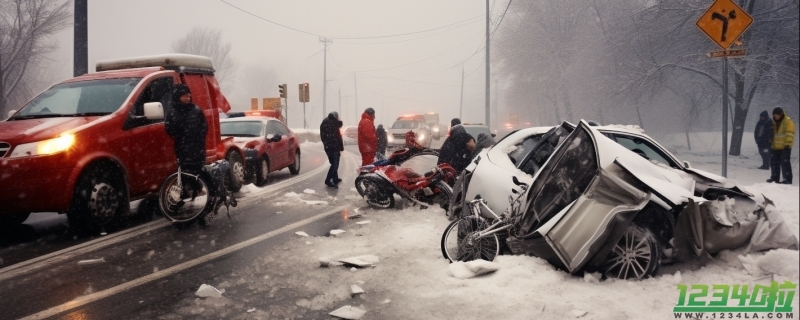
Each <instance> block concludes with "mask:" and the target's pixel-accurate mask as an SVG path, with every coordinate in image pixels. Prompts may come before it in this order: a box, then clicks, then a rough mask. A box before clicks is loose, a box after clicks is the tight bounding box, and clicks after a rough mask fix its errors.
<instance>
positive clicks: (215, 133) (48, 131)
mask: <svg viewBox="0 0 800 320" xmlns="http://www.w3.org/2000/svg"><path fill="white" fill-rule="evenodd" d="M96 69H97V71H98V72H96V73H91V74H85V75H82V76H79V77H75V78H72V79H69V80H66V81H64V82H61V83H59V84H56V85H54V86H52V87H50V88H49V89H47V90H45V91H44V92H42V93H41V94H39V95H38V96H36V97H35V98H33V99H32V100H31V101H30V102H28V103H27V104H26V105H25V106H24V107H22V108H21V109H20V110H18V111H12V114H13V115H11V116H10V118H9V119H7V120H5V121H2V122H0V203H2V205H0V225H12V224H19V223H22V222H23V221H24V220H25V219H26V218H27V217H28V215H29V214H30V213H31V212H39V211H48V212H53V211H55V212H59V213H66V214H67V217H68V218H69V221H70V226H71V227H72V228H74V229H75V230H76V231H78V232H79V233H90V234H91V233H96V232H98V231H99V230H101V229H102V228H103V227H104V226H105V225H107V224H110V223H112V222H114V221H116V220H117V219H119V218H120V217H122V216H123V215H126V214H128V213H129V211H130V210H129V208H130V204H129V203H130V201H131V200H136V199H142V198H145V197H146V196H148V195H150V194H153V193H155V192H156V191H157V190H158V187H159V185H160V184H161V182H162V181H163V180H164V179H165V178H166V177H167V176H169V175H170V174H172V173H174V172H175V171H177V163H176V159H175V152H174V150H173V142H172V138H171V137H169V136H168V135H167V133H166V131H165V130H164V120H163V119H164V117H163V115H164V114H168V113H169V112H170V111H171V106H172V99H171V91H172V87H173V85H174V84H177V83H183V84H186V85H187V86H189V88H190V89H191V91H192V99H193V102H194V103H195V104H196V105H197V106H198V107H199V108H201V109H202V110H203V113H204V114H205V115H206V121H207V122H208V128H209V130H208V135H207V136H206V163H211V162H214V161H216V160H218V159H227V160H228V161H230V162H231V168H232V170H231V174H233V172H234V171H235V169H236V168H239V169H242V168H243V158H244V153H243V152H242V150H241V149H240V148H238V147H237V146H236V145H235V144H234V143H233V141H232V139H221V136H220V130H219V113H220V112H227V111H229V110H230V104H229V103H228V101H227V100H226V99H225V97H224V96H223V95H222V93H221V92H220V88H219V85H218V84H217V80H216V79H215V78H214V69H213V66H212V64H211V60H210V59H208V58H206V57H200V56H192V55H182V54H169V55H160V56H151V57H141V58H131V59H123V60H115V61H105V62H99V63H98V64H97V66H96ZM145 109H147V110H148V112H150V111H152V110H158V112H157V116H155V117H153V116H152V115H151V114H148V115H147V116H146V115H145ZM235 178H238V179H231V180H233V184H234V187H238V188H240V187H241V184H242V179H241V176H237V177H235Z"/></svg>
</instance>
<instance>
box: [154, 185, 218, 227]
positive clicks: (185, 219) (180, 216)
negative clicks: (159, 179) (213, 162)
mask: <svg viewBox="0 0 800 320" xmlns="http://www.w3.org/2000/svg"><path fill="white" fill-rule="evenodd" d="M188 179H194V178H192V177H189V176H186V175H184V176H183V177H182V178H181V180H182V182H183V183H182V184H185V183H186V181H187V180H188ZM177 181H178V173H173V174H172V175H170V176H169V177H167V179H165V180H164V182H163V183H161V187H160V188H159V189H158V206H159V208H160V209H161V213H163V214H164V217H166V218H167V219H168V220H170V221H172V222H173V224H175V225H176V226H177V227H179V228H181V227H185V226H188V225H190V224H192V223H194V221H195V220H196V219H197V218H198V217H202V216H204V215H206V214H208V213H209V212H211V211H212V210H213V209H214V202H215V201H216V197H215V196H214V194H213V190H212V189H211V187H210V184H209V183H208V182H207V181H206V177H204V176H203V175H201V176H200V179H197V183H199V188H198V189H199V190H198V192H197V196H196V197H195V199H194V200H191V198H190V196H191V195H190V194H189V192H186V191H183V190H185V188H181V187H180V186H179V185H178V183H177ZM178 200H181V201H184V204H183V205H182V206H180V207H179V209H175V204H176V202H178Z"/></svg>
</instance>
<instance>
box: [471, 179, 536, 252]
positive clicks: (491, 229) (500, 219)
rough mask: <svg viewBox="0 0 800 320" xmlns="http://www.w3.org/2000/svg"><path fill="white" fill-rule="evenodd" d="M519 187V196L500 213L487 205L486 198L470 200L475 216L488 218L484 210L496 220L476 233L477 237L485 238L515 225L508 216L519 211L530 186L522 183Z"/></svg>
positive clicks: (482, 218)
mask: <svg viewBox="0 0 800 320" xmlns="http://www.w3.org/2000/svg"><path fill="white" fill-rule="evenodd" d="M519 188H520V191H519V192H516V193H517V197H516V198H514V199H512V200H511V201H509V202H510V205H509V206H508V208H506V210H505V211H503V213H501V214H500V215H498V214H496V213H495V212H494V211H493V210H492V209H491V208H489V206H488V205H486V200H484V199H483V198H478V199H474V200H472V201H470V202H469V208H470V211H471V212H472V215H473V216H474V217H475V218H477V219H480V220H486V218H484V217H483V216H482V215H481V213H482V212H484V210H486V211H488V212H489V213H490V214H491V215H492V216H494V218H495V219H494V220H495V222H494V223H492V225H490V226H488V227H486V229H484V230H481V231H479V232H477V233H476V234H475V235H474V237H475V239H481V238H485V237H488V236H491V235H493V234H495V233H498V232H501V231H505V230H508V229H511V228H512V227H513V225H512V224H511V223H510V222H509V221H508V219H507V218H508V217H509V216H515V215H516V214H518V213H519V207H520V204H521V203H522V197H523V196H524V195H525V191H527V190H528V186H527V185H525V184H520V185H519ZM481 207H483V208H481ZM507 214H508V215H507Z"/></svg>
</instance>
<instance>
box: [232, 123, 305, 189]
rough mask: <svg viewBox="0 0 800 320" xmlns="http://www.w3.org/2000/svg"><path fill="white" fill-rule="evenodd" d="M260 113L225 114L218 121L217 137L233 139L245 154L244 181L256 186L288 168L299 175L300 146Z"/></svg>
mask: <svg viewBox="0 0 800 320" xmlns="http://www.w3.org/2000/svg"><path fill="white" fill-rule="evenodd" d="M267 114H268V113H265V112H263V111H247V112H238V113H230V114H228V118H225V119H221V120H220V124H219V125H220V134H221V135H222V136H223V137H226V138H227V137H232V138H233V142H234V143H235V144H236V145H237V146H238V147H239V148H241V149H242V150H244V154H245V163H246V164H247V165H246V171H245V172H244V174H243V176H244V181H245V182H252V181H253V180H255V182H256V184H258V185H265V184H267V182H268V181H269V173H270V172H275V171H279V170H282V169H284V168H289V172H290V173H291V174H294V175H296V174H298V173H300V155H301V152H300V143H299V141H298V139H297V136H295V134H294V132H292V130H290V129H289V128H287V127H286V125H284V124H283V122H281V121H280V120H278V119H277V118H273V117H269V116H267Z"/></svg>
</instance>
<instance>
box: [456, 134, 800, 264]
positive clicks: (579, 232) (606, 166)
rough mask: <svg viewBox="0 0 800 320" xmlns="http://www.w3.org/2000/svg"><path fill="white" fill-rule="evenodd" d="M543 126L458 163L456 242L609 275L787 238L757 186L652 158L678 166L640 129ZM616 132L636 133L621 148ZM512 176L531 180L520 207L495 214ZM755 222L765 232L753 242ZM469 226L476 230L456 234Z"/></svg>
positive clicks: (788, 242)
mask: <svg viewBox="0 0 800 320" xmlns="http://www.w3.org/2000/svg"><path fill="white" fill-rule="evenodd" d="M542 129H543V128H530V129H523V130H520V131H517V132H515V133H512V134H510V135H509V136H507V137H506V138H505V139H502V140H501V141H500V142H498V143H497V144H496V145H495V146H494V147H493V148H491V149H488V150H484V151H483V152H481V153H480V154H479V155H478V156H477V157H476V158H475V159H474V161H473V163H472V164H471V165H470V166H469V167H468V168H467V169H466V170H465V173H464V174H462V176H461V177H460V178H459V181H458V182H457V183H456V186H455V189H456V190H454V192H455V195H454V197H453V198H451V199H453V201H451V204H450V206H449V211H448V213H449V214H450V215H451V216H452V217H453V218H454V219H457V220H458V219H468V221H469V222H462V223H461V224H460V225H462V226H464V228H462V229H464V230H461V229H459V232H460V234H462V236H461V237H460V238H461V239H457V240H456V241H457V242H459V241H462V240H463V241H467V242H465V243H466V244H474V243H476V242H475V241H476V240H478V239H481V240H482V241H484V242H485V241H489V242H490V243H491V242H492V240H491V238H493V237H497V240H498V245H497V247H496V250H498V252H499V250H500V247H504V246H505V247H507V249H508V250H509V251H510V252H512V253H525V254H530V255H534V256H538V257H541V258H544V259H547V260H548V261H549V262H550V263H551V264H553V265H555V266H557V267H559V268H562V269H564V270H566V271H568V272H570V273H577V272H580V271H590V272H591V271H601V272H603V273H604V274H605V275H606V276H608V277H616V278H638V279H641V278H646V277H648V276H651V275H653V274H655V273H656V272H657V270H658V267H659V265H660V264H661V263H662V262H664V261H679V260H686V259H689V258H692V257H696V256H698V255H700V254H702V253H703V252H706V253H710V254H715V253H717V252H719V251H721V250H724V249H731V248H737V247H741V246H744V245H748V244H749V245H751V248H758V250H762V249H766V248H774V247H781V246H787V247H789V246H796V245H797V239H796V238H795V236H794V235H793V234H792V232H791V230H788V229H787V228H788V227H787V226H786V225H785V223H783V222H782V220H781V219H780V218H779V217H777V216H775V215H774V213H773V211H772V209H774V207H773V205H772V202H771V201H769V200H768V199H766V198H765V197H764V196H763V195H752V194H749V193H747V192H746V191H744V190H743V189H741V188H739V187H737V186H736V185H735V184H734V183H732V182H730V181H728V180H727V179H724V178H721V177H719V178H717V176H714V175H711V174H708V173H702V171H699V170H694V169H691V168H689V166H688V165H685V166H681V167H679V168H676V167H672V166H670V165H669V164H668V163H665V162H661V161H668V160H667V159H668V158H669V159H672V160H673V161H674V163H673V164H675V165H677V164H678V162H677V161H676V160H674V157H672V156H671V154H668V153H667V152H666V150H663V149H660V148H654V147H655V146H656V144H652V145H650V144H647V143H651V142H652V140H649V137H646V136H645V135H644V134H643V133H635V132H632V131H627V130H624V129H619V128H605V129H607V130H606V132H605V133H604V132H603V130H602V127H592V126H589V125H588V123H586V122H583V121H582V122H581V123H580V124H579V125H578V126H577V127H575V126H574V125H571V124H569V123H564V124H562V125H561V126H559V127H555V128H550V129H549V130H548V131H547V132H546V133H544V134H542V133H541V131H542ZM623 133H624V135H625V136H627V137H638V138H639V139H641V140H637V141H638V143H637V144H635V145H631V146H626V145H625V144H624V142H620V140H612V138H614V137H617V134H619V135H622V134H623ZM609 136H610V137H612V138H609ZM644 138H647V140H644ZM632 146H637V147H638V148H636V149H641V148H643V147H645V146H647V147H649V149H648V150H649V151H645V150H644V149H641V152H638V151H635V150H631V149H634V148H631V147H632ZM648 152H654V154H653V155H654V156H653V157H650V155H651V154H649V153H648ZM643 154H644V156H643ZM655 155H657V156H658V157H659V158H658V159H656V157H655ZM471 181H476V182H478V181H479V182H480V183H474V184H471V183H470V182H471ZM519 185H526V186H530V187H529V188H526V191H525V194H524V197H522V198H521V199H522V201H521V203H520V204H519V208H520V209H519V210H510V212H511V214H510V215H506V216H504V215H498V214H495V212H502V210H503V209H505V206H504V203H508V201H506V198H507V197H511V199H512V207H513V200H514V197H513V196H512V195H513V193H514V191H512V190H517V188H518V186H519ZM517 192H519V191H517ZM478 195H480V196H478ZM459 198H460V199H459ZM464 208H471V209H472V210H464ZM498 208H500V209H498ZM476 212H477V216H476V215H475V214H476ZM478 216H479V217H481V218H476V217H478ZM469 219H471V220H469ZM758 226H761V227H764V228H769V229H770V233H766V236H764V237H762V238H759V239H757V241H753V242H751V241H750V240H751V237H752V236H753V234H754V230H755V229H756V228H757V227H758ZM467 229H472V230H471V231H470V230H467ZM486 230H489V231H488V232H487V231H486ZM461 231H463V232H461ZM773 231H774V232H773ZM469 232H478V233H479V234H481V235H478V236H474V235H473V236H466V234H467V233H469ZM502 232H508V235H507V236H504V235H503V233H502ZM445 237H446V236H445ZM487 237H489V238H487ZM485 239H489V240H485ZM443 242H445V240H444V239H443ZM756 242H757V243H756ZM484 247H486V248H490V249H487V250H495V248H492V245H489V246H484ZM443 248H444V243H443ZM459 253H463V252H459ZM494 254H496V253H488V254H484V256H485V257H493V255H494ZM460 255H461V254H455V255H450V256H449V257H453V256H460ZM446 256H447V254H446ZM473 256H477V257H481V255H480V254H478V255H473ZM465 257H466V256H465Z"/></svg>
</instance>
